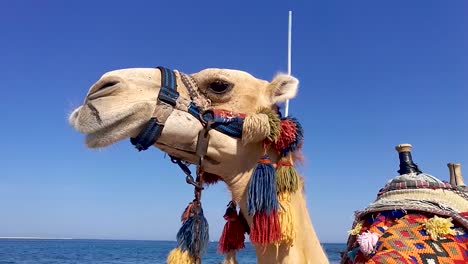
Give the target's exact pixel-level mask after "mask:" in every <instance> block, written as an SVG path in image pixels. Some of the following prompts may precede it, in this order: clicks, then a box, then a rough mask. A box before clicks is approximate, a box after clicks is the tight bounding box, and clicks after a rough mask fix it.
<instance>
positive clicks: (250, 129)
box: [242, 113, 270, 145]
mask: <svg viewBox="0 0 468 264" xmlns="http://www.w3.org/2000/svg"><path fill="white" fill-rule="evenodd" d="M268 135H270V123H269V119H268V115H266V114H262V113H256V114H251V115H248V116H246V117H245V119H244V122H243V124H242V143H243V144H244V145H246V144H248V143H254V142H260V141H263V140H265V138H267V137H268Z"/></svg>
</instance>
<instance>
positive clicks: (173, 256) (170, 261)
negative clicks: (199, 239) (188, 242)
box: [167, 248, 196, 264]
mask: <svg viewBox="0 0 468 264" xmlns="http://www.w3.org/2000/svg"><path fill="white" fill-rule="evenodd" d="M195 263H196V261H195V259H194V258H192V257H191V256H190V255H189V253H188V252H187V251H182V250H180V248H175V249H173V250H171V252H170V253H169V255H168V256H167V264H195Z"/></svg>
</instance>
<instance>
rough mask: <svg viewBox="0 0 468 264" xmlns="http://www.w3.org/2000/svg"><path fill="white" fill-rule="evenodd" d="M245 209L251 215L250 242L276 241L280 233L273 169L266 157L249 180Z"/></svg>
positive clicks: (261, 160)
mask: <svg viewBox="0 0 468 264" xmlns="http://www.w3.org/2000/svg"><path fill="white" fill-rule="evenodd" d="M265 152H266V151H265ZM247 209H248V211H249V215H253V224H252V227H251V230H250V231H251V233H250V240H251V241H252V242H254V243H259V244H268V243H273V242H276V241H278V240H279V238H280V236H281V233H280V227H279V220H278V197H277V193H276V181H275V169H274V168H273V166H272V165H271V161H270V158H269V157H268V156H267V155H265V156H263V157H262V158H261V159H260V160H259V161H258V164H257V166H256V167H255V170H254V172H253V175H252V177H251V178H250V182H249V186H248V190H247Z"/></svg>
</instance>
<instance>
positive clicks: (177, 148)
mask: <svg viewBox="0 0 468 264" xmlns="http://www.w3.org/2000/svg"><path fill="white" fill-rule="evenodd" d="M174 76H175V79H176V83H177V91H178V92H179V93H180V96H179V99H178V101H180V100H182V101H183V102H181V103H180V105H182V107H181V109H183V108H184V107H183V106H184V105H185V109H187V105H188V104H189V103H190V102H196V103H197V105H199V106H201V107H203V108H205V109H210V108H213V109H223V111H227V112H233V113H242V114H243V115H253V114H255V113H257V112H258V110H259V109H272V110H274V109H276V105H277V104H278V103H281V102H284V101H286V100H288V99H291V98H293V97H294V96H295V95H296V93H297V90H298V84H299V81H298V80H297V79H296V78H295V77H293V76H289V75H286V74H278V75H276V76H275V77H274V78H273V80H272V81H271V82H268V81H265V80H261V79H257V78H255V77H253V76H252V75H250V74H249V73H246V72H243V71H238V70H229V69H215V68H210V69H205V70H202V71H200V72H197V73H194V74H191V75H185V74H183V73H181V72H178V71H174ZM162 79H163V77H162V74H161V71H159V70H158V69H148V68H135V69H123V70H116V71H111V72H108V73H105V74H104V75H103V76H102V77H101V78H100V80H98V81H97V82H96V83H95V84H94V85H93V86H92V87H91V88H90V90H89V92H88V94H87V95H86V98H85V101H84V103H83V105H82V106H79V107H78V108H77V109H75V110H74V111H73V112H72V113H71V115H70V117H69V123H70V124H71V126H72V127H73V128H75V129H76V130H78V131H79V132H81V133H84V134H86V139H85V141H86V144H87V146H88V147H90V148H102V147H106V146H109V145H111V144H112V143H115V142H117V141H120V140H123V139H125V138H135V137H137V136H138V135H139V133H140V131H141V130H142V129H143V128H144V126H145V124H146V123H147V122H148V120H149V119H150V118H151V117H152V116H153V114H154V113H155V112H157V111H160V112H164V111H166V110H167V109H165V107H166V108H167V105H168V104H163V105H161V104H159V103H158V104H157V101H158V100H157V96H158V94H159V91H160V89H161V81H162ZM190 84H192V85H190ZM187 86H193V87H192V88H191V87H187ZM194 93H195V94H194ZM177 104H179V102H177ZM158 114H160V113H158ZM162 119H165V120H163V121H164V128H163V129H162V131H161V133H160V136H159V137H158V139H157V141H156V142H155V143H154V144H153V145H154V146H155V147H157V148H159V149H161V150H163V151H164V152H166V153H168V154H169V155H171V156H173V157H177V158H180V159H182V160H184V161H187V162H190V163H192V164H198V163H199V157H198V156H197V155H196V152H197V140H198V138H199V137H198V135H199V133H200V131H203V129H204V124H202V123H201V122H200V121H199V120H198V119H197V118H196V117H194V115H192V114H190V113H188V112H187V111H183V110H179V109H173V111H171V112H170V115H167V114H166V115H163V117H162ZM260 119H261V118H260ZM256 125H258V124H253V127H254V128H255V126H256ZM254 128H252V130H255V129H254ZM258 130H260V131H262V127H261V126H259V127H258ZM263 132H264V131H263ZM208 134H209V141H208V143H207V146H206V148H207V149H206V155H204V157H203V164H202V165H203V170H204V171H205V172H206V173H210V174H214V175H219V176H220V177H221V178H222V181H223V182H225V183H226V184H227V186H228V188H229V190H230V191H231V193H232V199H233V201H236V202H237V204H238V205H239V207H240V212H242V213H241V214H242V215H243V217H245V219H246V220H247V223H248V224H249V226H250V227H251V226H252V221H253V218H252V216H251V215H249V214H248V213H247V212H248V211H249V210H248V208H247V194H246V192H247V187H248V184H249V180H250V178H251V176H252V173H253V170H254V167H255V166H256V164H257V161H258V160H259V157H261V155H262V153H263V151H264V144H263V143H262V141H261V139H259V135H258V133H257V134H255V133H251V135H250V137H249V138H247V136H245V137H243V138H242V139H239V138H235V137H232V136H229V135H226V134H224V133H222V132H220V131H218V130H215V129H211V130H209V131H208ZM259 134H262V133H259ZM260 137H261V136H260ZM267 152H268V154H269V156H270V159H271V162H272V163H276V162H277V161H278V160H279V159H280V155H279V154H278V153H277V152H276V151H273V150H271V149H269V150H268V151H267ZM299 184H300V186H299V189H300V190H302V188H303V182H302V180H301V181H300V182H299ZM290 203H291V206H292V208H293V210H294V213H295V222H294V223H293V225H294V227H295V229H296V230H300V232H296V234H295V238H294V243H293V244H291V245H284V244H282V243H271V244H266V245H255V250H256V254H257V259H258V263H265V264H266V263H295V264H297V263H314V264H322V263H329V262H328V259H327V257H326V255H325V253H324V250H323V249H322V246H321V244H320V242H319V240H318V238H317V235H316V232H315V229H314V227H313V225H312V222H311V220H310V216H309V212H308V210H307V207H306V201H305V196H304V193H303V192H302V191H297V192H295V193H293V194H291V196H290ZM227 255H229V257H228V258H226V261H225V262H226V263H236V260H235V257H233V256H232V254H227Z"/></svg>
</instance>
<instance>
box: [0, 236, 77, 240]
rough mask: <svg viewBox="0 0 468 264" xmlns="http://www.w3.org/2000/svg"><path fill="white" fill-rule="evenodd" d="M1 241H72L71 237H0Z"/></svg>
mask: <svg viewBox="0 0 468 264" xmlns="http://www.w3.org/2000/svg"><path fill="white" fill-rule="evenodd" d="M0 239H30V240H71V239H75V238H71V237H0Z"/></svg>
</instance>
